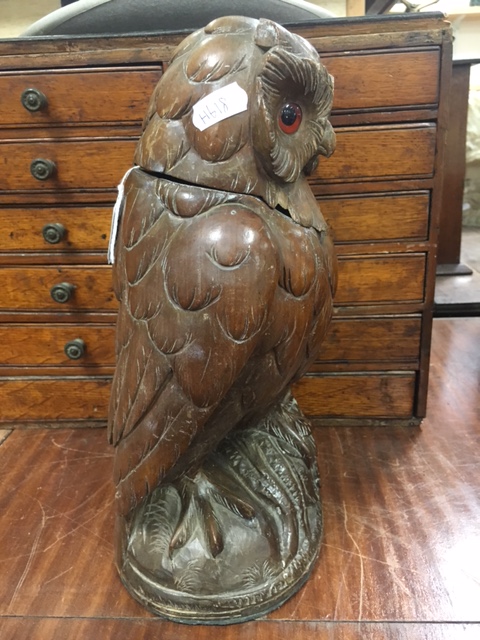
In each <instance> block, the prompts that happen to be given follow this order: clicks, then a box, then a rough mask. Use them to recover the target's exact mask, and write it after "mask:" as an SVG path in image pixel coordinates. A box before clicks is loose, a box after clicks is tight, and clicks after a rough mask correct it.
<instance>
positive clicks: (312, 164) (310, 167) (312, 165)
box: [303, 156, 318, 176]
mask: <svg viewBox="0 0 480 640" xmlns="http://www.w3.org/2000/svg"><path fill="white" fill-rule="evenodd" d="M317 167H318V156H314V157H313V158H311V159H310V160H309V161H308V162H307V164H306V165H305V166H304V167H303V173H304V174H305V175H306V176H311V175H312V173H313V172H314V171H315V169H316V168H317Z"/></svg>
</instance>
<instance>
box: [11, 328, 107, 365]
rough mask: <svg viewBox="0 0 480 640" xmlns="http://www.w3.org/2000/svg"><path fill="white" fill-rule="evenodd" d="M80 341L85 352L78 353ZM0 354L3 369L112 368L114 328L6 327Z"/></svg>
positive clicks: (79, 351)
mask: <svg viewBox="0 0 480 640" xmlns="http://www.w3.org/2000/svg"><path fill="white" fill-rule="evenodd" d="M78 340H81V341H82V342H83V349H82V348H80V350H79V349H78V345H79V343H78V342H76V341H78ZM72 344H73V346H72ZM74 346H76V347H77V349H74ZM82 351H83V353H82ZM0 353H1V354H2V359H1V365H3V366H34V367H38V366H40V367H41V366H56V365H58V366H68V365H72V366H77V365H80V366H98V365H112V366H113V365H114V364H115V327H114V326H105V325H93V324H88V325H82V324H68V325H55V324H49V325H37V324H3V325H0ZM67 353H70V357H69V356H68V355H67ZM79 353H80V355H79ZM72 356H77V357H72Z"/></svg>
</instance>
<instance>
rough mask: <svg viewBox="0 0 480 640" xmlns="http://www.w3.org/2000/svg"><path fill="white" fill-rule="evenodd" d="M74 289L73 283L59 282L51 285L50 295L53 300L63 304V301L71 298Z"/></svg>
mask: <svg viewBox="0 0 480 640" xmlns="http://www.w3.org/2000/svg"><path fill="white" fill-rule="evenodd" d="M74 290H75V287H74V286H73V284H70V283H69V282H61V283H60V284H55V285H53V287H52V288H51V289H50V295H51V296H52V299H53V300H54V301H55V302H59V303H60V304H65V302H68V301H69V300H70V299H71V298H72V296H73V292H74Z"/></svg>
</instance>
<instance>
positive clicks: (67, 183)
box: [0, 138, 136, 191]
mask: <svg viewBox="0 0 480 640" xmlns="http://www.w3.org/2000/svg"><path fill="white" fill-rule="evenodd" d="M135 146H136V140H135V139H131V138H127V139H126V138H117V139H115V138H110V139H104V140H102V139H95V140H88V141H87V140H75V141H72V140H55V141H52V142H38V141H36V140H22V141H21V142H20V141H19V142H7V143H3V144H0V154H2V157H3V159H4V164H3V171H2V172H1V173H0V189H2V190H4V191H17V190H20V191H21V190H29V191H30V190H35V191H52V190H54V191H58V190H62V189H115V188H116V187H117V185H118V184H119V182H120V181H121V179H122V177H123V175H124V174H125V172H126V171H127V169H128V168H129V167H131V166H132V164H133V155H134V152H135ZM38 160H42V161H45V160H46V161H49V162H50V163H53V164H54V167H53V168H52V170H51V175H49V177H47V178H46V179H43V180H39V179H36V178H35V177H34V176H33V175H32V171H35V167H36V170H37V171H38ZM36 161H37V163H36V165H35V164H34V165H32V163H35V162H36Z"/></svg>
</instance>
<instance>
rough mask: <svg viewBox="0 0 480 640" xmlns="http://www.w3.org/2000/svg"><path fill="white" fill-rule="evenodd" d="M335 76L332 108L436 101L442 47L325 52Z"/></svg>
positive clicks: (326, 64) (374, 106) (349, 109)
mask: <svg viewBox="0 0 480 640" xmlns="http://www.w3.org/2000/svg"><path fill="white" fill-rule="evenodd" d="M322 62H323V64H324V65H325V66H326V67H327V69H328V71H329V72H330V73H331V74H332V75H333V77H334V78H335V95H334V100H333V111H334V113H335V112H336V111H353V110H356V109H378V108H382V107H387V108H395V107H397V108H399V107H412V106H414V105H418V106H425V105H435V104H436V103H437V102H438V95H439V94H438V92H439V80H440V49H438V48H436V49H432V50H430V51H415V52H404V53H385V52H384V51H382V52H379V53H367V54H365V55H356V56H352V55H348V56H347V55H344V56H338V57H333V56H332V57H327V56H322Z"/></svg>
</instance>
